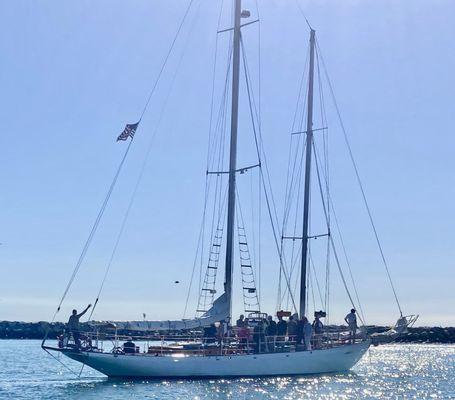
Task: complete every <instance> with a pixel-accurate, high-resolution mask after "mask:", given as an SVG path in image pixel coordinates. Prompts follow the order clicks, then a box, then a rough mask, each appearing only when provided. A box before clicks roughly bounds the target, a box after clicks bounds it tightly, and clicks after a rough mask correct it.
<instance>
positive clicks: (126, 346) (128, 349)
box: [123, 338, 136, 354]
mask: <svg viewBox="0 0 455 400" xmlns="http://www.w3.org/2000/svg"><path fill="white" fill-rule="evenodd" d="M123 352H124V353H125V354H134V353H136V345H135V344H134V343H133V339H132V338H128V340H127V341H126V342H125V343H123Z"/></svg>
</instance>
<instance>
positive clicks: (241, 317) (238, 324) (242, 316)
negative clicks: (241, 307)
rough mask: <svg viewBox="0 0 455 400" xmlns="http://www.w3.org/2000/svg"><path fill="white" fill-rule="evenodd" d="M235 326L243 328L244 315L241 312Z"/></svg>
mask: <svg viewBox="0 0 455 400" xmlns="http://www.w3.org/2000/svg"><path fill="white" fill-rule="evenodd" d="M235 326H236V327H237V328H243V327H245V316H244V315H243V314H241V315H240V317H239V319H238V320H237V322H236V323H235Z"/></svg>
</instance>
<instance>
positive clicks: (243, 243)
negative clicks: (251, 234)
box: [239, 242, 248, 246]
mask: <svg viewBox="0 0 455 400" xmlns="http://www.w3.org/2000/svg"><path fill="white" fill-rule="evenodd" d="M239 244H241V245H244V246H248V243H247V242H239Z"/></svg>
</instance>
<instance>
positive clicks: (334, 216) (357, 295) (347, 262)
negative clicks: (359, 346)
mask: <svg viewBox="0 0 455 400" xmlns="http://www.w3.org/2000/svg"><path fill="white" fill-rule="evenodd" d="M315 152H316V154H315V157H317V158H319V159H320V155H319V152H318V149H317V146H316V145H315ZM322 176H323V178H324V180H326V179H327V177H326V176H325V175H324V174H323V175H322ZM327 200H328V202H327V204H330V207H331V209H332V213H333V219H334V220H335V226H336V229H337V233H338V236H339V239H340V244H341V248H342V250H343V255H344V259H345V262H346V265H347V267H348V271H349V276H350V278H351V283H352V287H353V289H354V294H355V297H356V300H357V303H358V304H359V311H360V313H361V315H362V318H363V320H364V321H366V318H365V313H364V311H363V307H362V303H361V302H360V298H359V293H358V290H357V285H356V283H355V280H354V274H353V273H352V268H351V262H350V260H349V257H348V253H347V250H346V246H345V243H344V239H343V235H342V233H341V228H340V224H339V222H338V217H337V214H336V212H335V207H334V205H333V199H332V196H331V195H329V196H328V197H327Z"/></svg>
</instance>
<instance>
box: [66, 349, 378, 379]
mask: <svg viewBox="0 0 455 400" xmlns="http://www.w3.org/2000/svg"><path fill="white" fill-rule="evenodd" d="M369 346H370V342H369V341H365V342H362V343H356V344H353V345H345V346H340V347H335V348H331V349H324V350H314V351H301V352H293V353H267V354H248V355H233V356H204V357H203V356H184V355H178V354H176V355H172V356H154V355H148V354H131V355H129V354H128V355H127V354H118V355H117V354H116V355H114V354H110V353H92V352H82V353H72V352H65V354H66V355H67V356H68V357H70V358H72V359H73V360H76V361H79V362H81V363H83V364H86V365H88V366H90V367H92V368H94V369H96V370H97V371H99V372H101V373H103V374H105V375H107V376H109V377H129V378H145V377H147V378H154V377H156V378H158V377H168V378H172V377H175V378H178V377H179V378H184V377H240V376H271V375H304V374H322V373H332V372H343V371H348V370H349V369H351V368H352V367H353V366H354V365H355V364H356V363H357V362H358V361H359V360H360V359H361V358H362V356H363V355H364V354H365V352H366V351H367V350H368V348H369Z"/></svg>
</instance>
